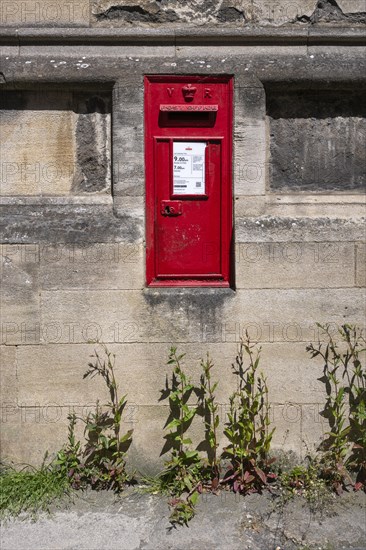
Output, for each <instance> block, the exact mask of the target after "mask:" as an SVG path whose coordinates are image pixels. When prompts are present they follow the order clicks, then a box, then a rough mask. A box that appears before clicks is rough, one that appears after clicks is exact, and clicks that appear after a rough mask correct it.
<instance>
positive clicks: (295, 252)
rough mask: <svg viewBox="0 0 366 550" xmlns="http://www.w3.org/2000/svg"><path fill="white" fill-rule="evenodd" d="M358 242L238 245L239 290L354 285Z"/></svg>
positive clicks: (237, 282)
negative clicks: (356, 244) (356, 245)
mask: <svg viewBox="0 0 366 550" xmlns="http://www.w3.org/2000/svg"><path fill="white" fill-rule="evenodd" d="M354 262H355V247H354V243H347V242H344V243H339V242H323V243H304V242H290V241H289V242H286V243H280V242H278V243H237V245H236V257H235V266H236V279H235V280H236V286H237V288H332V287H334V288H338V287H353V286H354Z"/></svg>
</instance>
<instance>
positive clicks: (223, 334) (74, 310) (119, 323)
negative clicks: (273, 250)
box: [42, 288, 364, 344]
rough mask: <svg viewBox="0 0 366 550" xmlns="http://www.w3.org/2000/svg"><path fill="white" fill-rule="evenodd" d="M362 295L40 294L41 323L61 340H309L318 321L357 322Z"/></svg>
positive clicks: (306, 292)
mask: <svg viewBox="0 0 366 550" xmlns="http://www.w3.org/2000/svg"><path fill="white" fill-rule="evenodd" d="M165 290H166V292H165ZM363 300H364V293H363V291H362V289H356V288H349V289H346V288H345V289H342V288H341V289H322V290H321V291H319V289H258V290H247V289H242V290H238V291H237V292H236V293H234V292H233V291H231V290H229V289H228V291H227V292H225V291H224V292H222V294H220V295H218V293H217V292H212V289H193V291H192V290H191V289H189V291H188V290H187V289H184V290H180V289H164V290H163V291H160V290H159V291H158V292H157V291H155V290H153V289H148V290H147V291H145V292H144V293H143V295H141V292H139V291H134V290H120V291H116V290H109V291H106V290H100V291H97V290H90V291H85V290H78V291H59V292H52V291H50V292H48V291H45V292H43V293H42V322H43V325H44V327H46V329H47V330H48V327H54V326H55V325H56V326H58V327H60V329H59V332H60V337H59V338H58V340H57V342H58V343H71V342H72V343H87V342H88V341H95V340H99V341H103V342H106V343H111V342H114V343H118V342H119V343H124V342H125V343H128V342H129V343H131V342H149V343H154V342H156V343H157V342H161V343H163V342H166V343H168V344H171V343H173V342H175V343H180V342H187V341H188V342H201V343H210V342H212V343H215V342H217V343H219V342H227V343H230V342H239V339H240V337H242V336H243V335H245V331H246V329H248V330H249V332H250V333H251V335H252V337H253V338H254V340H258V341H261V342H271V341H278V342H281V341H289V342H306V343H307V342H308V341H309V340H313V339H316V338H317V334H318V332H317V327H316V322H320V323H326V322H329V323H333V324H334V325H338V326H340V325H341V324H343V323H344V322H349V323H353V324H359V325H360V326H361V327H362V326H363V325H364V311H363ZM45 341H47V340H45ZM48 341H49V342H50V340H48Z"/></svg>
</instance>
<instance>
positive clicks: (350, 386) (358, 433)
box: [306, 324, 366, 493]
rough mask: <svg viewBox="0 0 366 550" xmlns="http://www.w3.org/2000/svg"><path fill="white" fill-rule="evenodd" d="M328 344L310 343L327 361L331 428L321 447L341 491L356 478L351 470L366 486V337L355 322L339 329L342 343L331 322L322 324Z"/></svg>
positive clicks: (328, 475)
mask: <svg viewBox="0 0 366 550" xmlns="http://www.w3.org/2000/svg"><path fill="white" fill-rule="evenodd" d="M318 326H319V328H320V329H321V330H322V331H323V333H324V335H325V337H326V340H327V341H326V343H321V342H320V341H319V342H318V344H317V345H313V344H310V345H309V346H308V347H307V348H306V349H307V351H308V352H309V353H310V354H311V357H312V358H314V357H318V356H319V357H321V358H322V359H323V361H324V367H323V376H322V377H321V378H319V380H320V381H321V382H322V383H323V384H324V385H325V390H326V393H327V400H326V403H325V407H324V410H323V411H322V413H321V414H322V415H323V416H324V417H325V418H326V419H327V420H328V422H329V426H330V431H329V432H327V434H326V435H327V439H326V440H324V442H323V443H322V446H321V449H320V450H321V451H322V452H323V456H322V464H323V475H324V476H325V477H326V478H327V479H328V480H330V482H331V483H332V484H333V486H334V488H335V490H336V491H337V492H338V493H339V492H341V491H342V489H343V488H344V487H346V486H347V484H348V483H350V482H351V481H352V480H351V478H350V476H349V474H348V471H350V472H355V473H356V476H357V478H356V483H355V485H354V487H355V489H360V488H364V489H366V369H365V367H364V366H363V365H362V363H361V356H362V354H364V353H365V351H366V349H365V339H364V338H363V336H362V334H361V331H360V330H359V329H358V328H357V327H354V326H351V325H347V324H345V325H342V327H341V328H340V329H339V330H338V333H337V334H338V336H339V337H340V342H339V343H338V342H337V341H336V338H335V336H333V334H332V331H331V327H330V325H325V326H322V325H320V324H318Z"/></svg>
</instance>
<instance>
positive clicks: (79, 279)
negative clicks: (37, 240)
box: [40, 242, 144, 290]
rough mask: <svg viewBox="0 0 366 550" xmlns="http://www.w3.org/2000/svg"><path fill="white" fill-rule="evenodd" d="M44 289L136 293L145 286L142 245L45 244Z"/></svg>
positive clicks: (42, 261) (42, 252)
mask: <svg viewBox="0 0 366 550" xmlns="http://www.w3.org/2000/svg"><path fill="white" fill-rule="evenodd" d="M40 260H41V268H40V277H41V279H40V281H41V282H40V284H41V288H42V289H46V290H51V289H52V290H57V289H78V288H79V289H86V290H91V289H132V288H134V289H137V288H143V286H144V277H143V275H144V246H143V244H142V243H140V242H139V243H109V244H104V243H96V244H94V245H93V244H86V245H84V246H83V245H80V244H79V245H77V244H63V243H61V244H52V243H50V244H45V245H41V247H40Z"/></svg>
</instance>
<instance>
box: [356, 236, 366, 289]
mask: <svg viewBox="0 0 366 550" xmlns="http://www.w3.org/2000/svg"><path fill="white" fill-rule="evenodd" d="M356 258H357V259H356V286H362V287H365V286H366V244H364V243H357V245H356Z"/></svg>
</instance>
